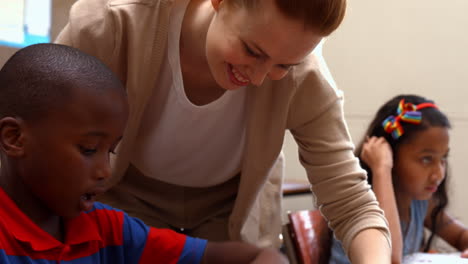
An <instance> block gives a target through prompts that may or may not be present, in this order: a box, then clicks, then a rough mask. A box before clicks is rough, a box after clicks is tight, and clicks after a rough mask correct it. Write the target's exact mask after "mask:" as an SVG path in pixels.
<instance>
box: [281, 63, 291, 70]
mask: <svg viewBox="0 0 468 264" xmlns="http://www.w3.org/2000/svg"><path fill="white" fill-rule="evenodd" d="M278 66H279V67H280V68H281V69H283V70H286V71H289V70H290V69H291V67H292V66H291V65H284V64H280V65H278Z"/></svg>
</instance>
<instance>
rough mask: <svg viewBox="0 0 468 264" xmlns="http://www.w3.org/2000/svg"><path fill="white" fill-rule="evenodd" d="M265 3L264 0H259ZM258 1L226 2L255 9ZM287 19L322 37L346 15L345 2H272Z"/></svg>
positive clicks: (334, 28) (235, 0)
mask: <svg viewBox="0 0 468 264" xmlns="http://www.w3.org/2000/svg"><path fill="white" fill-rule="evenodd" d="M260 1H265V0H260ZM260 1H259V0H228V1H227V2H228V3H230V4H238V5H242V6H245V7H248V8H256V7H258V6H259V4H261V2H260ZM272 1H274V2H275V4H276V7H277V8H278V9H279V10H280V11H281V12H282V13H283V14H284V15H285V16H287V17H290V18H292V19H299V20H301V21H303V22H304V26H305V28H307V29H312V30H316V31H318V33H319V34H320V35H322V36H324V37H326V36H328V35H330V34H331V33H332V32H333V31H335V30H336V29H337V28H338V26H339V25H340V24H341V22H342V21H343V18H344V16H345V13H346V0H272Z"/></svg>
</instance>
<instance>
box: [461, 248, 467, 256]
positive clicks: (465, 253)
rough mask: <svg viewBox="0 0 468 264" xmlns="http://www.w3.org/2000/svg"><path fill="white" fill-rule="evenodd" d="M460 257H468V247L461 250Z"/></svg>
mask: <svg viewBox="0 0 468 264" xmlns="http://www.w3.org/2000/svg"><path fill="white" fill-rule="evenodd" d="M461 257H462V258H468V249H465V250H463V251H462V253H461Z"/></svg>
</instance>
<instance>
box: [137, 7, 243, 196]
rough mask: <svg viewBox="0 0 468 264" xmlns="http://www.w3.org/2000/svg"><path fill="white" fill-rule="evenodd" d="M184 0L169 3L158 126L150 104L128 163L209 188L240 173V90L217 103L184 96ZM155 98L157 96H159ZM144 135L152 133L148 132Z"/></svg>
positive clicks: (152, 174)
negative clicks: (171, 5)
mask: <svg viewBox="0 0 468 264" xmlns="http://www.w3.org/2000/svg"><path fill="white" fill-rule="evenodd" d="M188 2H189V1H188V0H182V1H175V4H174V5H175V6H174V8H173V10H172V13H171V17H170V25H169V26H170V27H169V37H168V51H167V53H166V56H165V59H164V61H163V64H162V72H161V77H160V79H159V81H158V84H157V87H156V88H155V89H156V90H157V89H169V92H168V93H167V94H168V95H167V100H166V105H165V106H164V111H163V113H162V116H161V119H160V120H159V122H157V121H155V118H154V117H153V113H154V112H155V111H156V110H155V109H154V104H152V103H151V102H157V100H156V98H155V97H156V94H157V93H153V96H152V97H153V98H151V99H150V103H149V107H147V109H146V110H145V113H144V115H143V120H142V129H140V131H141V133H140V135H139V136H138V137H137V140H136V142H135V148H134V150H135V152H134V155H133V159H132V163H133V164H134V166H135V167H137V168H138V169H139V170H140V171H141V172H142V173H143V174H144V175H146V176H148V177H151V178H154V179H158V180H160V181H164V182H168V183H171V184H176V185H182V186H189V187H209V186H213V185H216V184H219V183H222V182H225V181H227V180H229V179H230V178H232V177H233V176H235V175H236V174H237V173H238V172H239V171H240V166H241V157H242V153H243V150H244V135H245V114H244V112H245V111H244V110H245V104H246V103H245V96H246V89H245V88H241V89H238V90H235V91H226V92H225V93H224V94H223V95H222V96H221V97H220V98H218V99H217V100H215V101H213V102H211V103H209V104H207V105H202V106H197V105H194V104H193V103H191V102H190V101H189V99H188V98H187V96H186V94H185V90H184V83H183V80H182V73H181V67H180V57H179V41H180V32H181V27H182V20H183V17H184V13H185V10H186V8H187V4H188ZM159 94H161V93H159ZM147 131H152V132H150V133H148V132H147Z"/></svg>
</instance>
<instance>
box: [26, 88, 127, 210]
mask: <svg viewBox="0 0 468 264" xmlns="http://www.w3.org/2000/svg"><path fill="white" fill-rule="evenodd" d="M72 98H73V99H69V101H68V102H63V103H61V104H62V106H61V107H58V108H55V110H51V111H49V112H48V113H46V116H45V117H44V118H42V119H40V120H38V121H36V122H33V123H26V129H25V131H26V137H27V140H26V141H25V145H24V157H23V158H22V159H21V160H20V162H21V164H20V165H19V168H20V169H21V172H20V175H21V177H22V178H23V179H22V181H23V183H24V184H25V185H26V186H27V187H29V189H30V190H31V191H32V193H33V195H34V196H36V197H37V198H38V200H40V201H38V202H39V203H41V204H40V205H41V206H44V205H45V206H46V207H47V208H49V209H50V210H51V211H52V213H54V214H56V215H59V216H62V217H64V218H73V217H76V216H77V215H78V214H79V213H80V212H81V211H83V210H85V211H86V210H90V209H91V208H92V205H93V202H94V198H95V196H96V195H97V194H100V193H102V192H104V190H105V184H106V181H107V180H108V178H109V177H110V175H111V168H110V161H109V156H110V155H112V154H111V153H112V152H113V151H114V150H115V147H116V145H117V144H118V142H119V140H120V138H121V137H122V134H123V130H124V127H125V124H126V120H127V116H128V106H127V101H126V97H125V95H124V92H123V91H119V90H117V89H103V90H99V91H96V90H93V88H90V89H88V88H85V89H73V95H72ZM57 110H58V111H57Z"/></svg>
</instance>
